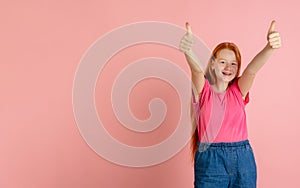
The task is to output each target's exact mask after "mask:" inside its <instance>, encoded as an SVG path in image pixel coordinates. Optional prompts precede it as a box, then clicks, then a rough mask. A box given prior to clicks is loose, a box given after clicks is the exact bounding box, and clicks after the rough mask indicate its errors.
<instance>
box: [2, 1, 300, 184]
mask: <svg viewBox="0 0 300 188" xmlns="http://www.w3.org/2000/svg"><path fill="white" fill-rule="evenodd" d="M298 9H299V3H298V2H297V1H293V0H290V1H280V2H279V1H274V0H272V1H271V0H266V1H260V0H255V1H240V0H228V1H216V0H215V1H208V0H205V1H196V0H194V1H192V0H190V1H187V0H184V1H183V0H181V1H170V0H165V1H162V0H152V1H147V2H146V1H138V0H124V1H116V0H110V1H93V0H90V1H83V0H82V1H79V0H76V1H74V0H73V1H71V0H69V1H67V0H63V1H50V0H48V1H37V0H35V1H34V0H28V1H19V2H17V1H6V2H4V1H2V2H1V6H0V23H1V30H0V33H1V35H0V52H1V56H0V57H1V63H0V87H1V92H0V125H1V131H0V152H1V153H0V187H12V188H14V187H45V188H47V187H74V188H75V187H78V188H79V187H109V188H119V187H122V188H132V187H145V188H150V187H151V188H152V187H174V188H182V187H192V186H193V168H192V166H191V163H190V158H189V147H188V146H186V147H185V148H184V149H183V150H182V151H181V152H180V153H178V154H177V155H176V156H175V157H173V158H171V159H170V160H168V161H167V162H165V163H162V164H159V165H156V166H152V167H147V168H129V167H123V166H118V165H115V164H113V163H110V162H108V161H106V160H104V159H102V158H101V157H99V156H98V155H97V154H96V153H95V152H93V150H91V148H89V147H88V145H87V144H86V143H85V141H84V140H83V138H82V137H81V135H80V133H79V131H78V128H77V126H76V122H75V120H74V116H73V111H72V84H73V79H74V75H75V71H76V68H77V66H78V64H79V62H80V59H81V57H82V56H83V54H84V52H85V51H86V50H87V49H88V47H89V46H90V45H91V44H92V43H93V42H94V41H95V40H97V39H98V38H99V37H101V36H102V35H104V34H105V33H107V32H109V31H111V30H112V29H115V28H117V27H120V26H123V25H125V24H130V23H134V22H139V21H163V22H169V23H172V24H176V25H179V26H182V27H183V26H184V23H185V22H186V21H187V20H188V21H189V22H190V24H191V26H192V29H193V32H194V33H195V34H197V35H198V36H199V37H201V38H202V39H203V41H204V42H205V43H206V44H207V45H208V46H209V47H210V48H213V47H214V46H215V45H216V44H217V43H219V42H221V41H227V40H229V41H233V42H235V43H236V44H237V45H238V46H239V47H240V50H241V53H242V58H243V60H242V61H243V68H244V67H245V66H246V64H247V63H248V62H249V61H250V60H251V58H252V57H254V55H256V53H257V52H259V50H261V49H262V48H263V46H264V45H265V43H266V33H267V29H268V27H269V24H270V23H271V21H272V19H275V20H276V21H277V25H276V29H277V30H278V31H279V32H280V33H281V37H282V41H283V47H282V48H281V49H280V50H278V51H276V52H275V53H274V54H273V56H272V57H271V58H270V60H269V62H268V63H267V64H266V65H265V66H264V67H263V69H262V70H261V71H260V73H259V74H258V76H257V78H256V80H255V85H254V87H253V88H252V90H251V94H250V97H251V102H250V104H249V105H248V107H247V113H248V126H249V134H250V140H251V143H252V146H253V148H254V152H255V156H256V160H257V165H258V187H264V188H268V187H272V188H276V187H290V188H293V187H300V183H299V181H298V178H299V174H300V162H299V159H300V152H299V146H298V139H297V136H299V132H300V128H299V122H300V115H299V110H298V109H299V107H298V106H299V101H298V100H297V97H298V96H299V94H300V84H299V83H297V80H299V79H298V78H299V71H298V69H299V68H300V66H299V62H298V58H297V54H298V53H299V52H298V48H299V44H298V43H299V39H298V37H299V30H300V22H299V20H298V19H299V17H300V13H299V10H298ZM135 49H137V47H135ZM151 49H152V50H149V49H148V48H147V47H145V46H141V49H138V51H139V53H136V54H135V53H134V50H133V51H131V52H130V51H129V52H127V53H126V52H125V51H124V52H125V53H124V54H123V57H122V54H120V55H119V56H118V57H116V58H115V59H113V60H112V62H113V61H117V60H118V59H119V60H120V61H121V59H125V60H126V61H124V62H120V63H123V64H124V63H125V64H126V63H127V64H128V63H130V61H132V59H131V57H132V55H137V56H136V58H138V55H139V58H140V57H142V56H143V55H145V56H149V55H151V56H154V55H155V56H163V57H165V58H169V59H171V60H173V59H174V61H175V62H176V63H177V64H178V65H179V66H182V67H183V68H184V69H186V70H187V67H186V64H185V61H184V57H183V55H182V54H180V53H179V52H177V51H174V50H173V51H172V53H170V54H173V56H168V54H166V53H162V50H159V47H158V48H157V49H156V48H153V46H152V48H151ZM131 50H132V49H131ZM141 54H142V55H141ZM174 57H176V59H175V58H174ZM111 70H113V71H117V70H118V69H117V67H113V66H112V67H111V69H109V66H107V67H106V72H104V75H103V77H101V76H100V77H99V83H102V82H103V79H104V83H103V87H107V85H105V79H109V78H110V79H113V78H111V77H110V76H109V74H108V71H111ZM114 74H115V72H114ZM105 75H106V76H107V77H105ZM101 79H102V81H101ZM144 84H145V85H147V84H149V86H147V87H146V86H145V85H143V86H137V87H136V88H134V91H136V92H133V94H132V95H131V98H130V101H131V104H132V108H133V112H134V113H135V115H136V116H137V117H138V118H141V119H143V118H147V117H148V116H149V114H148V113H149V112H148V111H147V104H148V103H147V102H145V101H148V100H149V98H151V97H153V96H160V97H161V98H162V99H163V100H165V101H166V104H167V105H169V106H170V107H169V108H170V109H169V111H168V113H170V114H169V115H168V116H167V119H166V121H165V122H164V125H166V124H170V125H172V126H170V125H169V126H170V129H168V128H166V127H163V126H162V128H160V129H158V130H156V131H158V132H153V133H151V134H152V135H151V136H153V137H149V135H147V134H146V136H148V137H143V138H145V140H143V142H142V143H143V144H144V145H149V144H154V143H157V142H160V141H161V140H163V139H164V138H165V136H167V135H169V134H170V133H171V132H172V131H173V130H174V128H175V127H174V123H175V124H176V121H177V120H178V108H179V106H178V104H179V101H178V99H177V95H176V93H175V91H174V90H172V89H170V86H169V85H168V84H165V83H161V82H159V81H157V80H148V82H145V83H144ZM101 87H102V86H101V85H99V84H98V85H97V92H96V93H97V95H96V96H98V97H96V99H97V107H98V110H99V111H101V109H103V108H107V106H105V105H108V104H105V105H101V101H104V100H105V99H104V98H103V96H102V95H101ZM139 87H144V88H148V90H147V95H146V96H144V95H145V92H141V91H139ZM157 88H159V89H157ZM158 90H159V91H161V92H158V93H155V91H158ZM165 90H166V91H169V92H170V94H169V95H166V92H164V91H165ZM151 92H152V93H151ZM106 100H107V99H106ZM110 108H111V107H110ZM138 109H142V110H138ZM107 117H108V119H106V121H107V122H108V123H107V124H106V125H107V126H109V123H111V125H113V126H109V127H108V128H107V129H108V130H110V131H111V132H112V133H113V134H112V135H113V136H114V137H119V140H121V141H123V142H127V143H129V144H132V145H140V143H138V142H137V141H138V140H139V139H140V138H142V137H141V136H140V135H136V138H135V139H129V137H128V136H127V137H126V136H124V132H122V131H121V132H122V134H120V132H119V131H116V130H118V129H119V128H118V125H117V124H115V123H112V122H114V121H115V120H114V117H113V115H107ZM159 131H162V132H163V134H161V133H162V132H159ZM128 134H133V133H128ZM132 136H133V137H134V135H132ZM130 138H131V137H130ZM298 138H299V137H298Z"/></svg>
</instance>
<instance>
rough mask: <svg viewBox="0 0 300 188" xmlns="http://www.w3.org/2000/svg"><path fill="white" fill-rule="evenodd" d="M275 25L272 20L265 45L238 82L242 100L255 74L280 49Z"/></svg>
mask: <svg viewBox="0 0 300 188" xmlns="http://www.w3.org/2000/svg"><path fill="white" fill-rule="evenodd" d="M275 24H276V22H275V21H274V20H273V21H272V23H271V26H270V28H269V31H268V36H267V39H268V43H267V45H266V46H265V47H264V48H263V50H262V51H260V52H259V53H258V54H257V55H256V56H255V57H254V58H253V60H252V61H251V62H250V63H249V64H248V66H247V67H246V69H245V70H244V72H243V74H242V76H241V77H240V78H239V80H238V85H239V88H240V90H241V93H242V95H243V97H244V98H245V97H246V95H247V93H248V92H249V90H250V88H251V86H252V84H253V81H254V78H255V76H256V74H257V72H258V71H259V70H260V69H261V68H262V66H263V65H264V64H265V63H266V62H267V60H268V59H269V57H270V56H271V55H272V53H273V51H274V50H275V49H278V48H280V47H281V39H280V35H279V33H278V32H277V31H275Z"/></svg>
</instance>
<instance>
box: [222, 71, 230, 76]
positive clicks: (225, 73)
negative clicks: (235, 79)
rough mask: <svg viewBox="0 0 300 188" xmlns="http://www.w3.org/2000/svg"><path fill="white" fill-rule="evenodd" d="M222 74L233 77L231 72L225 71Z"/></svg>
mask: <svg viewBox="0 0 300 188" xmlns="http://www.w3.org/2000/svg"><path fill="white" fill-rule="evenodd" d="M222 73H223V75H224V76H231V75H232V73H231V72H225V71H224V72H222Z"/></svg>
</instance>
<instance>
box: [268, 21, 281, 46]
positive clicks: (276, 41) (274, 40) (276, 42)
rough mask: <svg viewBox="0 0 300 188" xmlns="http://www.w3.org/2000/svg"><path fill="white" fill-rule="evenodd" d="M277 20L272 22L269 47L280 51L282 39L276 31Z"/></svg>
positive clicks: (269, 32)
mask: <svg viewBox="0 0 300 188" xmlns="http://www.w3.org/2000/svg"><path fill="white" fill-rule="evenodd" d="M275 24H276V22H275V20H273V21H272V23H271V26H270V28H269V31H268V37H267V39H268V45H269V46H270V47H271V48H272V49H278V48H280V47H281V39H280V34H279V33H278V32H277V31H275Z"/></svg>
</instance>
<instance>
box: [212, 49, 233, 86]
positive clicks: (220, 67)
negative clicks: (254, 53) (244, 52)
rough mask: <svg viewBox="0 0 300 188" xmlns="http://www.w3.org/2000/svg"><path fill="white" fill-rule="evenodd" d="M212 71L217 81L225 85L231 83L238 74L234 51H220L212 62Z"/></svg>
mask: <svg viewBox="0 0 300 188" xmlns="http://www.w3.org/2000/svg"><path fill="white" fill-rule="evenodd" d="M212 69H213V70H214V72H215V75H216V79H217V80H218V81H224V82H226V83H229V82H230V81H232V80H233V79H234V78H235V77H236V75H237V72H238V62H237V59H236V56H235V53H234V51H232V50H229V49H222V50H220V51H219V52H218V54H217V57H215V59H214V61H213V62H212Z"/></svg>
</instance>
